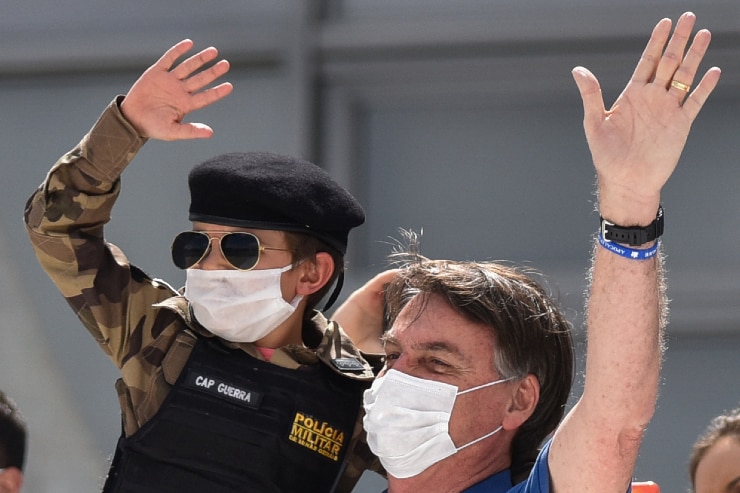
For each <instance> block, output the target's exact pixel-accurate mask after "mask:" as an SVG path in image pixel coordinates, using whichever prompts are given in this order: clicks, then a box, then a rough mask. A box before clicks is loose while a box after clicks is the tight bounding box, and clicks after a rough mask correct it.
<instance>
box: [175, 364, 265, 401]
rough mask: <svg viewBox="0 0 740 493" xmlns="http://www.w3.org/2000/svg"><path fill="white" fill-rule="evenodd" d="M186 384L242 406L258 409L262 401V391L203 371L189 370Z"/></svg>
mask: <svg viewBox="0 0 740 493" xmlns="http://www.w3.org/2000/svg"><path fill="white" fill-rule="evenodd" d="M185 385H186V386H187V387H190V388H192V389H195V390H200V391H203V392H206V393H207V394H210V395H212V396H214V397H218V398H219V399H223V400H225V401H228V402H231V403H234V404H238V405H240V406H244V407H249V408H251V409H258V408H259V407H260V402H261V401H262V392H257V391H256V390H254V389H249V388H246V387H244V386H238V385H233V384H231V383H229V382H226V381H224V380H222V379H220V378H218V377H214V376H209V375H206V374H205V373H202V372H197V371H193V370H189V371H188V375H187V378H186V379H185Z"/></svg>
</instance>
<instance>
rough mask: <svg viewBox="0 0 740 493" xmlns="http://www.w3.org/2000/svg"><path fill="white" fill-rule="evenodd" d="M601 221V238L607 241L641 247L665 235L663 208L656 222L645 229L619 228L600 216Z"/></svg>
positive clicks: (639, 227)
mask: <svg viewBox="0 0 740 493" xmlns="http://www.w3.org/2000/svg"><path fill="white" fill-rule="evenodd" d="M599 220H600V221H601V236H602V237H603V238H604V239H605V240H607V241H615V242H617V243H626V244H627V245H630V246H640V245H644V244H645V243H648V242H651V241H653V240H654V239H656V238H659V237H660V235H662V234H663V206H660V207H658V214H657V216H656V217H655V221H653V222H651V223H650V224H648V225H647V226H645V227H644V228H643V227H641V226H629V227H626V226H619V225H617V224H614V223H611V222H609V221H607V220H606V219H604V218H603V217H601V216H599Z"/></svg>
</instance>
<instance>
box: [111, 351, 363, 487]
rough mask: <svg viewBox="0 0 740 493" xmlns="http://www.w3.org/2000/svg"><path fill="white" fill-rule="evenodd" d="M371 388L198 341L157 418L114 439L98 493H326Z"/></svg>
mask: <svg viewBox="0 0 740 493" xmlns="http://www.w3.org/2000/svg"><path fill="white" fill-rule="evenodd" d="M368 386H369V382H363V381H359V380H354V379H351V378H347V377H343V376H342V375H340V374H338V373H336V372H335V371H333V370H332V369H330V368H329V367H327V365H325V364H323V363H319V364H317V365H313V366H311V367H301V368H300V369H298V370H291V369H287V368H283V367H279V366H277V365H273V364H270V363H266V362H264V361H261V360H258V359H256V358H253V357H251V356H249V355H248V354H246V353H245V352H244V351H241V350H238V349H229V348H227V347H225V346H224V345H223V344H221V343H220V342H219V341H218V340H216V339H199V340H198V342H197V343H196V345H195V348H194V349H193V352H192V354H191V355H190V358H189V360H188V363H187V364H186V366H185V368H184V369H183V371H182V373H181V374H180V376H179V378H178V380H177V382H176V383H175V385H174V387H173V388H172V391H171V392H170V393H169V395H168V396H167V398H166V399H165V401H164V403H163V404H162V407H161V408H160V409H159V411H158V412H157V414H156V415H155V416H154V417H153V418H152V419H151V420H150V421H148V422H147V423H146V424H145V425H144V426H143V427H142V428H141V429H139V430H138V431H137V432H136V433H134V434H133V435H132V436H130V437H124V436H122V437H121V438H120V440H119V442H118V447H117V450H116V456H115V458H114V461H113V465H112V467H111V471H110V473H109V476H108V480H107V481H106V485H105V488H104V490H103V491H104V492H105V493H155V492H156V493H190V492H192V493H222V492H223V493H225V492H284V493H289V492H290V493H292V492H296V493H299V492H300V493H307V492H317V493H318V492H331V491H333V489H334V487H335V484H336V482H337V480H338V478H339V476H340V475H341V473H342V471H343V469H344V461H345V456H346V455H347V449H348V446H349V443H350V440H351V438H352V431H353V429H354V426H355V422H356V420H357V415H358V412H359V407H360V405H361V399H362V392H363V391H364V390H365V389H366V388H367V387H368Z"/></svg>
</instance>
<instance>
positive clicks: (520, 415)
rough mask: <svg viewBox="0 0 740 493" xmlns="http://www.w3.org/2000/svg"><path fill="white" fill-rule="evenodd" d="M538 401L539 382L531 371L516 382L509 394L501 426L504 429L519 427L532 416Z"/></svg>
mask: <svg viewBox="0 0 740 493" xmlns="http://www.w3.org/2000/svg"><path fill="white" fill-rule="evenodd" d="M539 401H540V382H539V380H537V377H535V376H534V375H532V374H531V373H530V374H529V375H527V376H526V377H524V378H523V379H522V380H520V381H519V382H517V385H516V387H515V388H514V391H513V393H512V395H511V402H510V403H509V409H508V410H507V411H506V414H505V415H504V420H503V423H502V426H503V427H504V429H505V430H514V429H516V428H519V427H520V426H521V425H522V424H524V422H525V421H527V420H528V419H529V417H530V416H532V413H534V409H535V408H536V407H537V403H538V402H539Z"/></svg>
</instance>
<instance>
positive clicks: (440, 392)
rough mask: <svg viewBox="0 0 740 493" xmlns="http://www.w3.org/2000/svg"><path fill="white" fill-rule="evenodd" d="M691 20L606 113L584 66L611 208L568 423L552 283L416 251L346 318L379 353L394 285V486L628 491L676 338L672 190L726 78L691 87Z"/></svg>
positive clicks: (389, 391)
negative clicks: (670, 270) (666, 260)
mask: <svg viewBox="0 0 740 493" xmlns="http://www.w3.org/2000/svg"><path fill="white" fill-rule="evenodd" d="M694 23H695V17H694V15H693V14H691V13H686V14H684V15H682V16H681V18H680V19H679V20H678V22H677V25H676V28H675V32H674V34H673V35H672V36H670V31H671V21H670V20H669V19H663V20H661V21H660V22H659V23H658V24H657V25H656V27H655V29H654V30H653V33H652V36H651V38H650V41H649V42H648V44H647V47H646V49H645V51H644V53H643V56H642V58H641V59H640V61H639V63H638V64H637V67H636V69H635V71H634V74H633V76H632V79H631V80H630V82H629V83H628V85H627V87H626V88H625V90H624V91H623V92H622V94H621V95H620V96H619V98H618V99H617V101H616V103H615V104H614V106H613V107H612V108H611V109H610V110H609V111H606V110H605V107H604V103H603V100H602V97H601V92H600V90H599V85H598V82H597V80H596V78H595V77H594V76H593V75H592V74H591V73H590V72H589V71H587V70H586V69H584V68H580V67H578V68H576V69H574V70H573V76H574V78H575V81H576V84H577V86H578V88H579V90H580V93H581V97H582V99H583V105H584V113H585V118H584V127H585V131H586V136H587V140H588V144H589V147H590V150H591V154H592V158H593V161H594V165H595V168H596V173H597V181H598V184H597V185H598V193H599V204H598V205H599V211H600V214H601V216H602V218H603V219H602V220H601V224H600V228H599V234H598V236H599V238H598V243H597V244H596V245H595V247H594V248H595V251H594V258H593V265H592V270H591V279H590V281H591V285H590V297H589V303H588V307H587V330H588V350H587V361H586V378H585V384H584V391H583V395H582V396H581V397H580V399H579V400H578V402H577V403H576V404H575V406H574V407H573V408H572V409H571V410H570V411H569V412H568V414H567V415H566V416H565V417H564V419H562V421H561V417H562V415H563V409H564V406H565V404H566V397H567V395H568V392H569V389H570V383H571V380H572V357H573V356H572V346H571V341H570V335H569V331H570V329H569V327H568V325H567V323H566V322H565V320H564V317H563V316H562V314H560V313H559V312H558V310H557V308H556V307H555V306H554V303H553V302H552V301H551V300H550V299H549V298H548V297H547V296H546V295H545V294H544V293H543V291H542V289H541V288H540V287H539V286H537V285H536V284H535V283H533V282H532V281H530V280H529V279H528V278H527V277H526V276H524V275H522V274H521V273H520V272H519V271H517V270H515V269H510V268H507V267H503V266H499V265H496V264H493V263H467V262H453V261H431V260H427V259H424V258H422V257H420V256H418V255H411V256H410V259H407V260H410V261H407V262H406V263H405V265H404V267H403V268H401V269H399V270H397V271H394V272H390V273H388V274H382V275H379V276H378V277H376V278H375V279H374V280H373V281H371V282H370V283H368V284H367V285H366V286H365V287H364V288H362V289H361V290H359V291H358V292H356V293H355V294H354V295H353V296H351V297H350V299H349V300H348V301H347V302H346V303H345V305H344V306H343V307H341V309H340V310H338V312H337V313H335V320H337V321H339V322H340V323H342V324H343V325H344V326H345V327H346V328H347V329H348V331H349V329H351V331H349V334H350V336H351V337H352V338H353V340H354V341H355V342H356V343H358V345H359V347H362V348H363V349H366V350H370V349H372V345H373V344H375V343H377V341H378V340H380V334H381V330H382V328H381V326H382V323H381V322H382V319H383V317H382V305H383V304H382V298H383V291H384V290H383V286H384V285H385V284H386V283H388V282H390V285H389V286H388V287H387V289H386V290H385V293H384V295H385V300H386V301H387V305H388V306H387V310H388V311H387V318H388V327H390V328H389V330H388V331H387V332H386V333H385V334H383V335H382V342H383V344H384V349H385V354H386V365H385V368H384V370H383V371H382V373H381V374H380V375H379V377H378V378H377V379H376V381H375V382H374V384H373V386H372V388H371V389H370V390H368V391H367V392H366V395H365V411H366V416H365V418H364V424H365V429H366V431H367V433H368V442H369V444H370V448H371V450H373V452H374V453H375V454H376V455H378V457H379V459H380V461H381V463H382V464H383V466H384V467H385V470H386V471H387V473H388V480H389V488H388V491H389V492H390V493H403V492H419V491H430V492H432V491H433V492H461V491H464V492H483V491H486V492H506V491H527V492H530V491H531V492H547V491H555V492H560V493H563V492H586V491H599V492H614V493H624V492H625V491H627V489H628V488H629V486H630V479H631V476H632V471H633V468H634V464H635V461H636V458H637V453H638V450H639V446H640V441H641V439H642V435H643V431H644V429H645V427H646V426H647V424H648V422H649V420H650V418H651V417H652V414H653V411H654V406H655V400H656V393H657V387H658V380H659V369H660V362H661V354H662V349H663V343H662V339H661V333H662V330H663V327H664V324H665V315H666V313H665V312H666V306H665V304H666V301H665V298H664V285H663V281H662V270H661V258H660V254H658V240H657V237H658V236H660V234H661V233H662V229H663V228H662V222H663V215H662V208H660V192H661V189H662V187H663V185H664V184H665V182H666V181H667V180H668V178H669V176H670V175H671V173H672V172H673V170H674V169H675V167H676V165H677V162H678V159H679V156H680V154H681V151H682V149H683V146H684V144H685V141H686V138H687V136H688V132H689V129H690V126H691V124H692V122H693V120H694V119H695V117H696V116H697V114H698V112H699V110H700V109H701V107H702V105H703V104H704V102H705V101H706V99H707V97H708V96H709V94H710V93H711V91H712V90H713V89H714V87H715V86H716V84H717V82H718V80H719V75H720V71H719V69H717V68H712V69H710V70H709V71H708V72H707V73H706V75H705V76H704V77H703V78H702V79H701V81H700V82H699V84H697V86H696V88H695V89H694V91H693V92H690V87H689V86H690V85H691V84H692V82H693V80H694V76H695V74H696V71H697V68H698V66H699V63H700V61H701V59H702V57H703V56H704V54H705V51H706V49H707V47H708V44H709V40H710V34H709V32H708V31H705V30H702V31H699V32H698V33H697V34H696V36H695V37H694V40H693V42H692V43H691V46H690V47H689V48H688V51H687V52H686V54H685V55H684V50H686V46H687V44H688V41H689V40H690V38H691V32H692V29H693V26H694ZM669 36H670V40H669ZM656 211H657V213H656ZM412 251H413V249H412ZM551 434H552V438H551V439H550V440H546V441H545V443H544V446H542V447H541V450H539V451H538V447H540V445H541V442H542V441H543V440H545V439H546V438H547V437H548V436H550V435H551ZM535 455H536V461H535V462H534V464H533V465H532V464H531V462H530V461H531V460H532V459H533V456H535ZM513 485H515V486H513Z"/></svg>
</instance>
